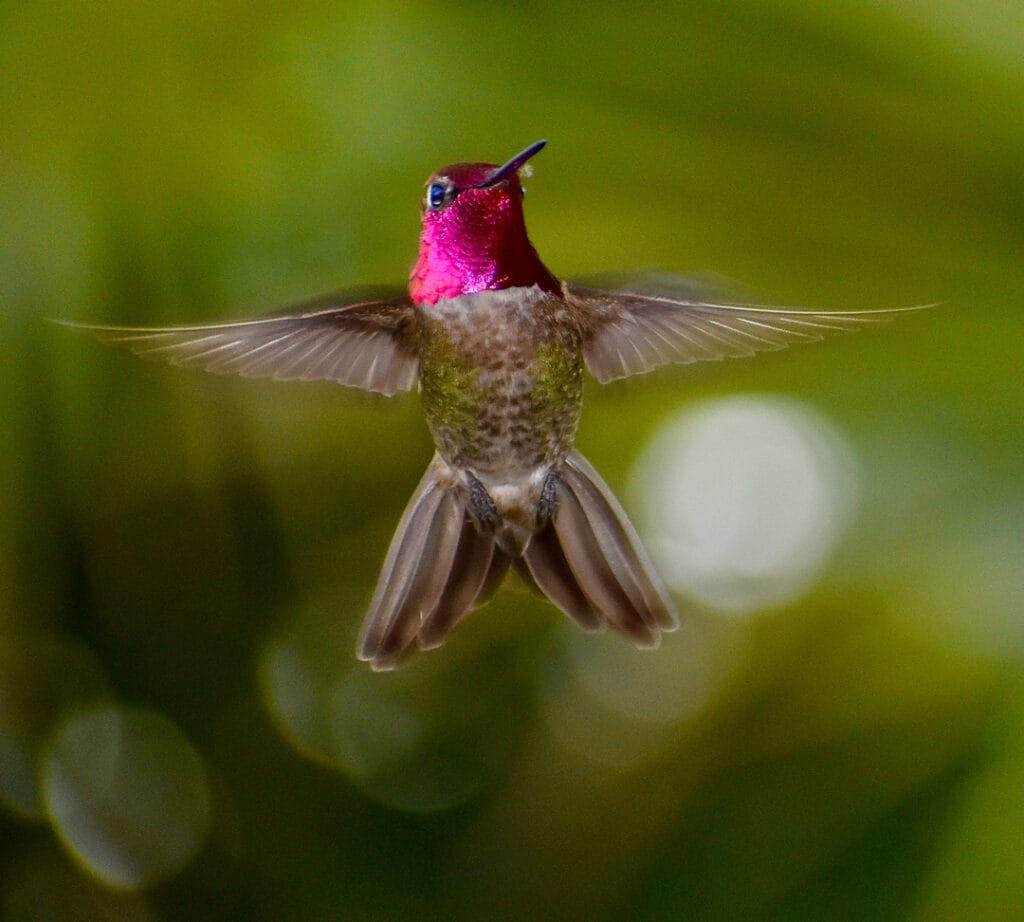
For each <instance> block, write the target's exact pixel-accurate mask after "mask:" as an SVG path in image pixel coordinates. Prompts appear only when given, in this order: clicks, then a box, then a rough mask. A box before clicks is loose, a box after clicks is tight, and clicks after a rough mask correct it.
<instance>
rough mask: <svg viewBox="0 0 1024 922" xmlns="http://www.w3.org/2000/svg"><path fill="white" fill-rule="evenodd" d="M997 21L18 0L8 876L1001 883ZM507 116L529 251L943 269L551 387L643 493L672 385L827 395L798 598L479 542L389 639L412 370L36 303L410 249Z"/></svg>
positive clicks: (1015, 141) (168, 915)
mask: <svg viewBox="0 0 1024 922" xmlns="http://www.w3.org/2000/svg"><path fill="white" fill-rule="evenodd" d="M1022 62H1024V8H1022V7H1021V6H1020V5H1019V4H1018V3H1015V2H1011V0H978V2H976V3H972V4H956V3H952V2H948V0H939V2H936V0H928V2H925V0H906V2H903V3H900V4H892V3H880V2H875V0H862V2H846V0H843V2H837V3H832V4H820V3H812V2H809V0H783V2H777V3H764V2H758V0H729V2H724V3H699V2H698V3H651V4H634V5H632V6H630V7H621V6H618V5H615V4H609V3H596V4H589V5H586V6H577V5H573V4H568V3H558V2H554V3H546V4H532V3H525V4H519V5H518V6H515V7H512V6H500V5H497V4H488V3H462V4H458V3H441V2H423V3H418V4H403V3H387V2H385V3H358V2H357V3H346V4H338V3H322V2H320V3H318V2H298V3H295V4H291V5H289V6H283V5H277V4H264V3H248V4H243V3H233V2H221V3H212V4H206V3H168V2H164V3H148V4H136V3H123V2H120V0H112V2H108V3H103V4H67V3H52V2H45V0H44V2H34V3H33V2H24V0H23V2H16V0H11V2H8V3H5V4H3V6H2V7H0V73H2V75H3V77H2V80H0V228H2V233H0V334H2V335H0V421H2V438H0V914H2V915H3V917H4V918H10V919H17V920H25V919H58V920H63V919H75V920H92V919H126V920H137V919H138V920H150V919H168V920H169V919H192V920H206V919H209V920H216V919H247V920H291V919H295V920H313V919H317V920H319V919H325V920H326V919H345V920H364V919H365V920H371V919H372V920H391V919H453V920H470V919H474V920H475V919H498V918H500V919H526V918H535V919H548V918H559V919H577V918H578V919H588V920H612V919H643V920H648V919H649V920H733V919H760V920H780V922H781V920H802V919H807V920H820V919H838V920H843V919H849V920H854V919H892V920H915V922H916V920H920V922H932V920H935V922H941V920H961V919H971V920H1011V919H1019V918H1024V874H1022V873H1021V856H1022V855H1024V742H1022V741H1024V673H1022V668H1021V666H1022V660H1024V605H1022V596H1024V451H1022V445H1024V375H1022V374H1021V358H1020V357H1021V351H1022V346H1024V333H1022V331H1024V326H1022V308H1024V260H1022V253H1024V171H1022V169H1021V164H1022V163H1024V120H1022V119H1021V111H1022V109H1021V106H1022V100H1024V63H1022ZM540 137H546V138H548V140H549V145H548V147H547V149H545V151H544V152H543V153H542V154H540V155H539V156H538V157H537V158H536V161H535V164H534V166H535V174H534V176H533V177H532V178H531V179H530V180H529V181H528V187H529V195H528V198H527V206H526V207H527V218H528V223H529V228H530V232H531V236H532V239H533V241H534V243H535V244H536V246H537V248H538V250H539V252H540V253H541V254H542V256H543V257H544V258H545V261H546V262H547V264H548V265H549V266H550V267H551V268H552V269H553V270H554V271H555V272H556V273H558V274H561V275H566V276H577V275H579V276H586V275H588V274H594V273H599V272H605V271H611V270H622V271H630V270H652V269H657V270H669V271H673V272H680V273H691V274H694V275H698V276H704V277H712V278H714V279H716V280H719V279H728V280H729V281H728V282H727V283H725V287H726V288H727V289H728V290H731V291H732V292H734V293H737V292H738V293H739V295H740V296H741V297H743V299H744V300H752V301H759V302H765V303H768V302H772V303H781V304H792V305H798V306H807V307H826V308H835V309H859V308H874V307H889V306H900V305H912V304H922V303H931V302H942V305H941V306H940V307H937V308H934V309H932V310H930V311H928V312H925V313H924V314H917V315H915V316H913V317H911V318H908V319H907V320H906V321H905V322H901V323H898V324H896V325H893V326H891V327H887V328H885V329H882V330H878V331H874V332H872V333H870V334H865V335H862V336H857V337H850V338H847V339H843V340H837V341H835V342H830V343H826V344H823V345H816V346H813V347H808V348H799V349H793V350H789V351H787V352H784V353H780V354H772V355H768V356H761V357H759V358H757V359H751V360H747V361H743V362H734V363H724V364H721V365H718V364H713V365H702V366H688V367H686V368H680V369H666V370H663V371H661V372H658V373H657V374H655V375H653V376H650V377H647V378H645V379H637V380H631V381H629V382H624V383H620V384H614V385H611V386H609V387H607V388H603V389H602V388H599V387H597V386H596V385H595V386H593V387H589V386H588V391H587V397H586V405H585V413H584V422H583V426H582V430H581V433H580V438H579V444H580V447H581V448H582V450H583V451H584V452H585V453H586V454H587V455H588V457H590V458H591V460H592V461H593V462H594V463H595V465H596V466H597V467H598V469H600V470H601V471H602V472H603V473H604V475H605V476H606V477H607V479H608V481H609V482H610V483H611V485H612V486H613V487H614V488H615V489H616V491H617V492H619V493H620V495H622V496H623V498H624V500H625V501H626V505H627V506H628V507H630V508H631V509H633V508H635V501H633V500H631V499H630V491H629V489H628V487H627V484H628V483H629V481H630V471H631V470H633V469H634V465H635V463H636V462H637V459H638V457H639V456H640V455H641V453H642V451H643V449H644V446H645V445H646V444H647V443H648V441H649V440H650V439H651V438H652V437H653V436H654V434H655V433H656V432H657V431H658V429H659V427H660V426H661V425H662V424H663V423H664V421H665V420H666V419H667V418H668V417H669V416H670V415H672V414H675V413H678V412H680V411H685V410H686V408H687V406H689V405H690V404H691V402H693V401H696V400H706V399H713V398H717V397H725V396H729V395H733V394H741V393H743V394H761V393H764V394H775V395H778V394H781V395H786V396H788V397H792V398H794V399H796V400H798V401H801V402H802V403H803V404H805V405H807V406H809V407H813V408H814V410H815V411H816V412H818V413H820V414H823V415H824V416H825V417H827V418H828V419H829V420H830V421H831V424H832V425H834V426H835V427H836V429H837V430H838V431H840V432H841V433H843V436H844V438H845V440H846V442H847V443H848V445H849V448H850V451H851V453H852V455H853V457H854V459H855V462H856V465H857V468H858V470H859V482H860V488H859V489H860V499H859V505H858V511H857V515H856V517H855V519H854V520H853V522H852V524H851V525H850V526H849V527H848V529H847V531H846V532H845V534H844V536H843V537H842V538H841V540H840V541H839V543H838V545H837V546H836V548H835V550H834V552H833V553H831V555H830V556H829V559H828V561H827V565H826V567H825V569H824V572H823V573H822V574H821V576H820V578H819V579H817V580H816V581H815V582H814V584H813V585H812V586H811V587H809V588H808V589H807V591H805V592H804V593H803V594H801V595H800V596H799V597H798V598H796V599H795V600H792V601H790V602H789V603H787V604H783V605H777V606H774V607H769V608H767V609H766V610H764V611H759V612H757V613H756V614H754V615H749V616H742V617H740V616H735V615H729V614H725V613H722V612H716V611H713V610H709V609H707V608H703V607H701V606H698V605H697V604H696V603H693V602H688V601H687V599H686V598H685V596H682V595H681V596H679V597H678V600H679V604H680V608H681V610H682V611H683V612H684V614H685V615H686V619H685V620H686V624H684V628H683V630H682V631H681V632H680V633H679V634H678V635H673V636H672V637H670V638H668V639H667V640H666V642H665V643H664V644H663V646H662V648H661V650H659V651H657V652H655V653H651V652H646V653H636V652H634V651H632V650H630V649H628V648H627V647H626V646H625V645H624V644H622V642H621V641H619V640H618V639H616V638H614V637H604V636H602V637H589V636H585V635H582V634H580V633H579V632H577V631H576V630H575V628H573V627H572V626H571V625H570V624H569V623H568V621H567V619H565V618H563V617H562V616H561V615H559V614H558V613H557V612H556V611H555V610H554V609H553V608H551V607H550V606H547V605H545V604H544V603H542V602H540V601H537V600H534V599H533V598H532V597H531V596H529V595H528V594H527V593H526V592H525V591H523V590H522V589H521V588H519V587H517V586H516V585H515V583H514V582H513V581H510V584H509V586H508V587H507V588H506V589H504V590H503V591H502V592H501V593H500V594H499V596H498V598H497V599H496V600H495V602H494V603H493V604H491V605H490V606H489V607H487V608H485V609H482V610H480V611H479V612H477V613H475V614H474V615H473V616H472V617H471V618H470V619H469V620H468V621H467V622H466V623H465V624H463V625H461V626H460V628H459V629H458V631H457V632H456V633H455V635H454V637H453V639H452V641H451V642H450V643H449V644H448V645H447V646H445V647H444V648H442V649H441V650H439V651H435V652H432V653H430V654H423V655H421V656H419V657H417V658H415V659H414V660H413V661H412V662H410V663H409V665H408V666H407V667H405V668H404V669H402V670H399V671H398V672H396V673H394V674H385V675H374V674H372V673H370V672H369V670H367V668H366V667H365V665H363V664H360V663H357V662H356V661H355V660H354V654H353V648H354V643H355V636H356V632H357V629H358V625H359V621H360V618H361V615H362V613H363V610H364V608H365V606H366V605H367V603H368V601H369V597H370V594H371V592H372V590H373V586H374V583H375V580H376V576H377V572H378V568H379V566H380V563H381V561H382V559H383V556H384V553H385V550H386V548H387V544H388V540H389V538H390V535H391V533H392V530H393V528H394V526H395V524H396V523H397V520H398V517H399V516H400V514H401V510H402V508H403V507H404V505H405V502H406V500H407V498H408V496H409V494H410V493H411V491H412V488H413V486H414V485H415V483H416V482H417V480H418V479H419V476H420V474H421V472H422V470H423V468H424V467H425V465H426V463H427V461H428V460H429V457H430V453H431V445H430V440H429V436H428V434H427V432H426V429H425V426H424V424H423V421H422V418H421V415H420V412H419V407H418V404H417V399H416V397H415V395H405V396H401V397H397V398H394V399H393V400H390V401H389V400H385V399H383V398H380V399H378V398H374V397H371V396H368V395H365V394H361V393H357V392H354V391H349V390H347V389H341V388H338V387H332V386H330V385H327V384H275V383H272V382H268V381H248V380H240V379H239V380H234V379H225V378H219V377H215V376H207V375H203V374H201V373H199V372H195V371H188V370H182V369H175V368H169V367H162V366H159V365H153V364H149V363H144V362H140V361H138V360H136V359H134V358H132V357H130V356H128V355H126V354H122V353H119V352H116V351H114V350H108V349H105V348H103V347H101V346H99V345H97V344H96V343H95V342H93V341H92V340H90V339H88V338H85V337H82V336H79V335H77V334H75V333H73V332H71V331H69V330H67V329H65V328H61V327H58V326H55V325H52V324H50V323H49V322H48V320H49V319H52V318H58V319H70V320H80V321H86V322H103V321H108V322H115V323H138V324H158V323H173V322H186V321H205V320H214V319H221V318H230V317H240V316H245V315H253V314H258V313H261V312H263V311H265V310H270V309H273V308H276V307H279V306H281V305H284V304H287V303H289V302H290V301H296V300H300V299H303V298H306V297H309V296H312V295H316V294H319V293H322V292H324V291H329V290H332V289H336V288H341V287H345V286H348V285H356V284H365V283H381V282H385V283H391V282H393V283H398V284H401V283H403V282H404V280H405V278H406V274H407V271H408V267H409V265H410V263H411V261H412V259H413V256H414V252H415V242H416V234H417V229H418V208H419V198H420V195H421V187H422V182H423V180H424V179H425V178H426V177H427V175H428V174H429V173H430V172H431V171H432V170H433V169H435V168H437V167H438V166H440V165H442V164H444V163H449V162H452V161H457V160H491V161H501V160H503V159H505V158H507V157H508V156H510V155H511V154H512V153H514V152H516V151H518V150H519V149H521V148H522V147H523V146H525V145H526V144H527V143H529V142H531V141H533V140H535V139H537V138H540ZM716 284H719V282H718V281H716ZM669 694H673V695H676V696H677V698H678V701H676V700H675V699H673V701H674V702H675V703H674V704H673V705H672V706H671V707H670V706H668V705H667V704H666V705H665V706H664V707H662V706H661V705H662V703H663V702H664V700H665V696H666V695H669ZM676 704H678V706H675V705H676ZM108 738H109V739H108ZM111 740H113V742H110V741H111ZM104 741H108V742H110V747H111V748H105V747H106V742H104ZM110 753H114V754H115V756H116V758H117V759H119V761H117V762H116V765H114V766H113V767H112V763H110V761H109V758H108V757H110ZM111 778H114V779H120V780H119V782H118V783H119V785H123V787H122V786H118V787H110V786H109V783H112V782H111V781H110V779H111ZM114 791H116V792H117V796H115V795H114V793H112V792H114ZM122 794H123V796H122ZM83 804H87V805H88V811H91V812H88V811H87V812H88V815H83V813H82V811H83V809H85V808H84V807H83ZM83 830H85V831H84V832H83ZM100 840H102V842H105V843H107V845H106V846H104V847H100V848H97V846H96V843H97V841H100Z"/></svg>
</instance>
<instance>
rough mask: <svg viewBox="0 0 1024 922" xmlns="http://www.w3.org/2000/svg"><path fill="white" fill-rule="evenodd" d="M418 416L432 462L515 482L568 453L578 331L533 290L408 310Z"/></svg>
mask: <svg viewBox="0 0 1024 922" xmlns="http://www.w3.org/2000/svg"><path fill="white" fill-rule="evenodd" d="M417 321H418V324H417V325H418V328H419V330H418V332H419V337H420V342H419V347H420V388H421V394H422V400H423V407H424V411H425V414H426V417H427V424H428V426H429V427H430V431H431V434H432V435H433V437H434V442H435V443H436V445H437V449H438V451H439V452H440V454H441V456H442V457H443V458H444V459H445V460H446V461H447V462H448V463H449V464H451V465H452V466H453V467H456V468H462V469H466V470H469V471H472V472H473V473H474V475H475V476H477V477H478V478H479V479H480V480H481V481H483V482H484V483H485V484H487V485H488V486H493V487H499V486H500V485H502V484H515V483H522V482H523V481H524V480H530V479H533V478H535V477H536V476H537V472H538V470H546V469H547V468H548V467H550V465H551V464H554V463H557V462H559V461H561V460H562V459H563V458H564V457H565V456H566V455H567V454H568V452H569V451H570V450H571V449H572V445H573V441H574V439H575V435H576V427H577V425H578V423H579V415H580V407H581V403H582V397H583V358H582V351H581V345H580V343H581V338H580V330H579V325H578V323H577V321H576V319H575V317H574V315H573V314H572V312H571V310H570V308H569V307H568V305H567V304H566V302H565V301H564V300H562V299H561V298H559V297H557V296H553V295H551V294H549V293H547V292H544V291H542V290H541V289H540V288H538V287H532V288H508V289H502V290H497V291H482V292H476V293H473V294H467V295H460V296H459V297H456V298H443V299H441V300H439V301H438V302H437V303H436V304H433V305H423V306H420V307H418V308H417Z"/></svg>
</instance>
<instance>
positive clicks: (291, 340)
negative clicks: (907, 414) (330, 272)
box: [84, 141, 900, 670]
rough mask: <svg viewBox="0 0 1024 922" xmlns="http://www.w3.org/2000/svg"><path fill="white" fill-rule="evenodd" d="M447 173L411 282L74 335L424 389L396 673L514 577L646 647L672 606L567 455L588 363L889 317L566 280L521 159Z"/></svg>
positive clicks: (428, 201)
mask: <svg viewBox="0 0 1024 922" xmlns="http://www.w3.org/2000/svg"><path fill="white" fill-rule="evenodd" d="M544 144H545V142H544V141H537V142H536V143H535V144H531V145H530V146H529V147H527V148H526V149H525V150H524V151H522V152H521V153H519V154H516V156H514V157H513V158H512V159H511V160H509V161H508V162H506V163H504V164H502V165H500V166H499V165H496V164H492V163H456V164H453V165H451V166H446V167H444V168H443V169H440V170H438V171H437V172H436V173H434V174H433V175H432V176H431V177H430V178H429V179H428V180H427V183H426V193H425V195H424V198H423V218H422V230H421V232H420V241H419V256H418V258H417V260H416V262H415V264H414V265H413V268H412V271H411V273H410V276H409V285H408V288H407V290H404V291H403V290H395V291H393V292H388V293H386V294H383V295H379V296H375V297H371V298H367V297H365V296H363V295H360V294H358V293H350V294H347V295H346V294H342V295H340V296H335V297H332V298H328V299H321V300H320V301H319V302H317V303H310V304H306V305H303V306H299V307H297V308H295V309H294V310H292V311H290V312H285V313H281V314H275V315H271V316H267V317H263V318H259V319H255V320H246V321H240V322H230V323H214V324H202V325H195V326H176V327H155V328H132V327H111V326H85V327H84V328H85V329H87V330H89V331H91V332H92V333H94V334H95V335H96V336H97V337H98V338H99V339H101V340H103V341H105V342H110V343H116V344H119V345H122V346H125V347H127V348H129V349H131V350H132V351H134V352H135V353H137V354H139V355H142V356H145V357H147V358H156V359H164V360H166V361H169V362H171V363H173V364H176V365H186V366H200V367H202V368H205V369H207V370H208V371H211V372H217V373H237V374H240V375H245V376H248V377H273V378H276V379H300V380H307V381H308V380H329V381H336V382H337V383H339V384H345V385H349V386H351V387H361V388H364V389H365V390H369V391H376V392H378V393H381V394H385V395H388V396H391V395H393V394H395V393H397V392H399V391H407V390H410V389H412V388H413V387H417V386H418V388H419V390H420V395H421V400H422V404H423V410H424V413H425V414H426V420H427V425H428V427H429V429H430V432H431V434H432V436H433V438H434V444H435V445H436V449H437V450H436V452H435V454H434V457H433V460H432V461H431V462H430V465H429V466H428V467H427V471H426V473H425V474H424V476H423V479H422V480H421V481H420V483H419V486H418V487H417V488H416V491H415V493H414V494H413V496H412V499H411V500H410V502H409V504H408V506H407V507H406V510H405V512H404V514H403V515H402V519H401V521H400V522H399V525H398V529H397V531H396V532H395V536H394V538H393V539H392V542H391V547H390V549H389V550H388V553H387V558H386V559H385V561H384V567H383V570H382V572H381V575H380V579H379V582H378V584H377V589H376V592H375V594H374V596H373V600H372V602H371V603H370V608H369V611H368V612H367V614H366V617H365V620H364V622H363V626H362V631H361V634H360V638H359V645H358V655H359V657H360V658H361V659H363V660H367V661H368V662H369V663H370V664H371V666H372V667H373V668H374V669H377V670H384V669H392V668H394V667H395V666H396V665H397V663H398V662H399V660H400V658H401V657H402V655H403V654H404V653H405V652H406V651H407V650H408V648H409V647H410V646H412V644H413V643H415V644H416V645H418V646H419V647H420V648H422V649H429V648H433V647H437V646H439V645H440V644H442V643H443V642H444V640H445V639H446V637H447V636H448V634H449V632H450V631H451V630H452V629H453V628H454V627H455V625H456V624H458V622H459V621H460V620H461V619H462V618H463V617H464V616H465V615H466V614H467V612H469V611H471V610H472V609H474V608H476V607H478V606H480V605H482V604H483V603H484V602H485V601H487V599H488V598H489V597H490V596H491V595H492V594H493V593H494V592H495V591H496V589H497V588H498V586H499V584H500V583H501V581H502V579H503V577H504V575H505V573H506V571H507V570H508V568H509V567H510V566H512V567H513V568H515V569H516V570H517V571H518V572H519V573H520V574H521V575H522V577H523V578H524V579H525V581H526V582H527V583H528V584H530V585H531V586H533V587H535V588H536V589H538V590H539V591H540V592H542V593H543V594H544V595H546V596H547V597H548V599H550V600H551V601H552V602H553V603H554V604H555V605H556V606H558V607H559V608H560V609H562V611H564V612H565V613H566V614H567V615H569V616H570V617H571V618H572V619H573V620H574V621H575V622H576V623H577V624H578V625H579V626H580V627H582V628H583V629H584V630H586V631H595V630H598V629H600V628H602V627H604V626H605V625H608V626H610V627H612V628H613V629H614V630H616V631H618V632H619V633H621V634H623V635H625V637H627V638H628V639H629V640H631V641H632V642H633V643H634V644H636V646H638V647H656V646H657V645H658V643H659V641H660V637H661V634H662V632H666V631H672V630H675V628H676V627H677V626H678V624H679V619H678V615H677V612H676V607H675V605H674V604H673V602H672V599H671V598H670V597H669V595H668V593H667V592H666V590H665V587H664V586H663V585H662V583H661V581H660V580H659V579H658V576H657V574H656V573H655V571H654V569H653V567H652V566H651V564H650V562H649V561H648V559H647V555H646V554H645V552H644V550H643V548H642V546H641V544H640V541H639V539H638V537H637V534H636V531H635V530H634V528H633V526H632V525H631V524H630V522H629V519H628V518H627V517H626V514H625V513H624V511H623V510H622V507H621V506H620V505H619V503H618V501H617V500H616V499H615V497H614V496H613V494H612V492H611V490H610V489H609V488H608V486H607V485H606V484H605V483H604V481H603V480H602V479H601V477H600V476H599V475H598V474H597V472H596V471H595V470H594V468H593V467H591V465H590V464H589V463H588V462H587V461H586V460H585V459H584V457H583V456H582V455H581V454H580V453H579V452H578V451H576V450H575V449H574V447H573V446H574V442H575V437H576V429H577V425H578V423H579V419H580V411H581V406H582V398H583V375H584V370H586V371H588V372H589V373H590V374H591V375H593V376H594V377H595V378H597V379H598V381H601V382H607V381H611V380H614V379H616V378H622V377H626V376H627V375H633V374H641V373H644V372H649V371H651V370H652V369H654V368H656V367H658V366H660V365H664V364H668V363H671V362H676V363H689V362H696V361H703V360H719V359H723V358H727V357H733V356H747V355H753V354H754V353H756V352H763V351H769V350H776V349H781V348H783V347H785V346H787V345H789V344H791V343H800V342H809V341H812V340H820V339H822V338H823V337H824V336H826V335H828V334H832V333H848V332H852V331H854V330H858V329H861V328H863V327H865V326H870V325H873V324H877V323H880V322H886V321H889V320H891V319H892V318H893V317H894V316H895V315H896V314H898V313H900V311H899V310H885V311H854V312H821V311H817V312H806V311H793V310H779V309H769V308H762V307H750V306H741V305H732V304H714V303H709V302H706V301H703V300H693V299H692V297H687V296H686V294H685V293H684V292H683V291H682V290H681V289H679V290H677V291H676V292H675V294H673V293H672V292H671V291H669V292H666V291H665V290H663V289H664V285H662V286H661V288H660V289H659V290H657V291H651V290H648V291H646V292H645V290H644V285H643V284H642V283H641V282H640V281H638V282H637V283H636V284H633V285H626V286H623V287H619V288H616V289H615V290H606V289H600V288H594V287H589V286H587V285H585V284H577V283H575V282H569V281H563V280H561V279H559V278H558V277H556V276H555V275H553V274H552V273H551V271H550V270H549V269H548V268H547V267H546V266H545V265H544V263H543V262H541V260H540V258H539V257H538V255H537V252H536V250H534V248H533V245H532V244H531V243H530V240H529V238H528V237H527V234H526V224H525V221H524V218H523V192H524V190H523V187H522V185H521V182H520V179H521V171H522V172H525V171H523V167H524V165H525V164H526V163H527V161H528V160H530V158H532V157H533V156H534V155H535V154H536V153H537V152H538V151H540V150H541V148H542V147H544Z"/></svg>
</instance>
